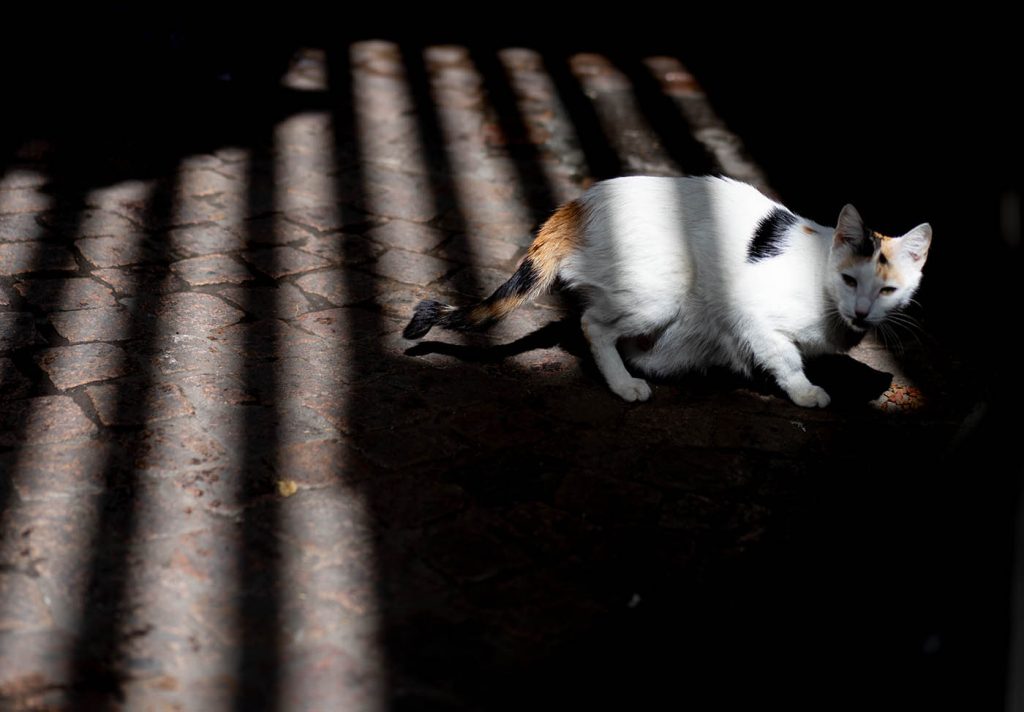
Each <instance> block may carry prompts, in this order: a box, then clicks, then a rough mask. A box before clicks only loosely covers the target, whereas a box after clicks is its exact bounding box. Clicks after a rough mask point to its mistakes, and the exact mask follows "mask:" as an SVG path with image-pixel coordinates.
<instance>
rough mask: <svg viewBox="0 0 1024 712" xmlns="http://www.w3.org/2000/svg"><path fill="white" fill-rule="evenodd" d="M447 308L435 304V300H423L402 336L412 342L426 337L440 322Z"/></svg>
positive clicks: (438, 303)
mask: <svg viewBox="0 0 1024 712" xmlns="http://www.w3.org/2000/svg"><path fill="white" fill-rule="evenodd" d="M447 306H448V305H447V304H442V303H441V302H435V301H434V300H433V299H425V300H423V301H422V302H420V303H419V304H417V305H416V309H415V310H414V311H413V315H412V319H411V320H410V321H409V324H408V326H406V327H405V330H404V331H403V332H402V336H404V337H405V338H407V339H409V340H410V341H412V340H413V339H419V338H421V337H423V336H426V335H427V332H428V331H430V329H431V327H432V326H434V324H436V323H437V322H438V321H440V319H441V317H442V316H443V315H444V311H445V309H446V308H447Z"/></svg>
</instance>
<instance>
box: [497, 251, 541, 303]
mask: <svg viewBox="0 0 1024 712" xmlns="http://www.w3.org/2000/svg"><path fill="white" fill-rule="evenodd" d="M538 277H539V275H538V274H537V267H536V265H534V264H533V260H531V259H530V258H529V257H527V258H526V259H524V260H523V261H522V263H521V264H520V265H519V269H517V270H516V271H515V272H514V273H513V274H512V276H511V277H509V278H508V281H507V282H505V283H504V284H503V285H501V286H500V287H498V288H497V289H496V290H495V291H494V294H492V295H491V297H490V299H489V300H488V301H492V300H494V301H496V300H498V299H506V298H508V297H522V296H525V295H527V294H529V293H530V290H531V289H533V287H534V285H536V284H537V279H538Z"/></svg>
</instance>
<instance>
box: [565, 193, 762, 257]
mask: <svg viewBox="0 0 1024 712" xmlns="http://www.w3.org/2000/svg"><path fill="white" fill-rule="evenodd" d="M581 202H582V203H583V205H584V207H585V209H586V213H587V215H588V221H587V235H588V241H590V242H591V245H592V246H593V247H596V248H597V249H605V248H608V249H615V250H616V251H617V252H618V253H619V254H620V255H621V254H623V251H626V252H630V253H632V252H636V253H638V254H643V255H646V254H647V253H650V254H649V255H648V256H650V257H652V258H656V257H657V256H658V255H660V256H662V257H666V256H668V255H671V254H673V253H677V252H680V251H685V252H686V253H689V256H690V258H695V259H698V260H702V259H714V260H716V261H722V260H724V261H733V260H736V259H740V260H742V258H743V257H744V256H745V254H746V250H747V246H748V244H749V242H750V238H751V236H752V235H753V233H754V230H755V229H756V227H757V225H758V223H759V222H760V221H761V220H762V219H763V218H764V216H765V215H766V214H768V213H770V212H771V211H772V210H773V209H775V208H778V207H781V206H779V205H778V204H777V203H776V202H775V201H773V200H771V199H770V198H768V197H767V196H765V195H764V194H763V193H761V192H760V191H759V190H757V188H754V187H753V186H751V185H748V184H746V183H741V182H739V181H735V180H732V179H729V178H719V177H712V176H685V177H659V176H627V177H623V178H613V179H611V180H606V181H602V182H600V183H596V184H595V185H594V186H592V187H591V188H590V190H588V191H587V192H586V193H585V194H584V195H583V197H582V198H581ZM681 257H683V255H681Z"/></svg>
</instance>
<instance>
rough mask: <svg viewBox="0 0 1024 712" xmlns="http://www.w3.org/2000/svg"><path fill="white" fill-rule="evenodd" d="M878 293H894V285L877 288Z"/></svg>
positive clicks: (887, 294)
mask: <svg viewBox="0 0 1024 712" xmlns="http://www.w3.org/2000/svg"><path fill="white" fill-rule="evenodd" d="M878 293H879V294H884V295H885V296H889V295H890V294H895V293H896V287H882V288H881V289H879V290H878Z"/></svg>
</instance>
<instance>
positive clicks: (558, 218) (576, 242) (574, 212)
mask: <svg viewBox="0 0 1024 712" xmlns="http://www.w3.org/2000/svg"><path fill="white" fill-rule="evenodd" d="M584 212H585V211H584V209H583V205H582V204H581V203H580V202H579V201H577V200H573V201H571V202H568V203H566V204H565V205H563V206H562V207H560V208H559V209H558V210H556V211H555V214H554V215H552V216H551V217H550V218H548V219H547V222H545V223H544V224H543V225H542V226H541V228H540V230H539V231H538V232H537V237H536V238H535V239H534V241H533V244H532V245H530V249H529V250H528V251H527V252H526V256H527V257H529V258H530V259H531V260H533V264H534V266H536V268H537V270H538V271H539V272H540V274H541V275H542V276H541V279H544V280H546V279H547V278H548V277H549V276H550V275H552V274H553V273H554V271H555V270H557V269H558V265H559V263H560V262H561V261H562V260H563V259H565V258H566V257H568V256H569V255H570V254H571V253H572V252H574V251H575V250H576V249H577V248H578V247H579V246H580V245H581V244H582V243H583V218H584Z"/></svg>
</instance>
